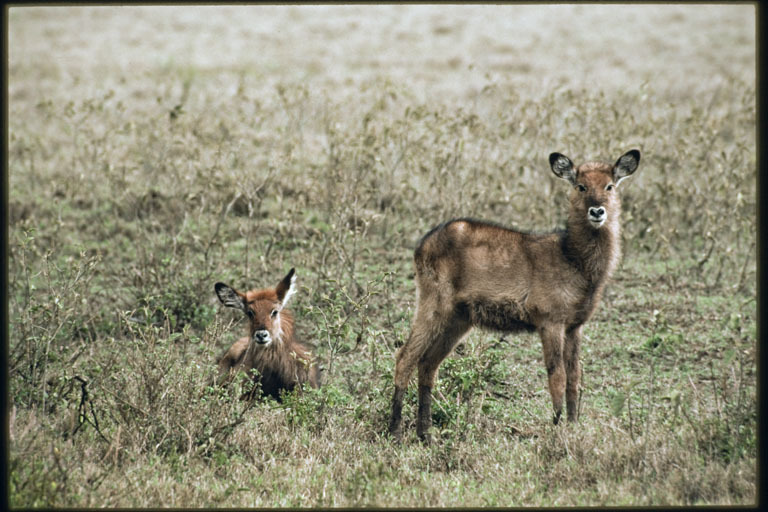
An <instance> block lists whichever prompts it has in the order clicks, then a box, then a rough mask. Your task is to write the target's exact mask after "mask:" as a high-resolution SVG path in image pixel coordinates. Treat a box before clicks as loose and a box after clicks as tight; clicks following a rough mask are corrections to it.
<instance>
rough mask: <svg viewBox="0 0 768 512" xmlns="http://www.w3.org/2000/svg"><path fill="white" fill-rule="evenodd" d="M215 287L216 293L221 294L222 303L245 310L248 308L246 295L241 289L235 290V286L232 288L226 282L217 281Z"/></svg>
mask: <svg viewBox="0 0 768 512" xmlns="http://www.w3.org/2000/svg"><path fill="white" fill-rule="evenodd" d="M214 288H215V289H216V295H218V296H219V300H220V301H221V303H222V304H224V305H225V306H227V307H228V308H235V309H239V310H240V311H243V312H244V311H245V310H246V309H247V306H246V304H245V295H243V294H242V293H240V292H239V291H237V290H235V289H234V288H230V287H229V286H227V285H225V284H224V283H216V284H215V285H214Z"/></svg>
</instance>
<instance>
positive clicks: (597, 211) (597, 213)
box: [589, 206, 605, 218]
mask: <svg viewBox="0 0 768 512" xmlns="http://www.w3.org/2000/svg"><path fill="white" fill-rule="evenodd" d="M589 214H590V215H591V216H592V217H595V218H600V217H602V216H603V215H605V208H603V207H602V206H601V207H599V208H590V209H589Z"/></svg>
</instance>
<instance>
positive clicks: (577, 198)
mask: <svg viewBox="0 0 768 512" xmlns="http://www.w3.org/2000/svg"><path fill="white" fill-rule="evenodd" d="M639 162H640V152H639V151H638V150H636V149H633V150H631V151H627V152H626V153H624V154H623V155H622V156H621V157H619V159H618V160H617V161H616V163H615V164H613V165H611V164H606V163H603V162H587V163H585V164H581V165H580V166H579V167H576V168H574V166H573V162H571V160H570V158H568V157H567V156H565V155H562V154H560V153H552V154H551V155H549V165H550V166H551V167H552V172H553V173H555V176H557V177H558V178H562V179H564V180H566V181H568V182H569V183H570V184H571V185H573V192H572V193H571V197H570V199H571V218H572V219H573V220H575V221H576V222H582V221H583V222H584V223H585V224H586V225H589V226H591V227H592V228H593V229H600V228H601V227H602V226H603V225H604V224H605V223H606V221H611V222H612V221H615V220H617V216H618V214H619V210H620V208H621V202H620V200H619V196H618V194H617V190H616V189H617V187H618V186H619V183H621V181H622V180H623V179H624V178H626V177H628V176H630V175H631V174H632V173H634V172H635V171H636V170H637V165H638V163H639ZM574 215H575V216H576V218H575V219H574V217H573V216H574Z"/></svg>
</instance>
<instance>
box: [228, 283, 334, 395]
mask: <svg viewBox="0 0 768 512" xmlns="http://www.w3.org/2000/svg"><path fill="white" fill-rule="evenodd" d="M215 289H216V295H218V297H219V300H220V301H221V303H222V304H224V305H225V306H227V307H230V308H235V309H238V310H240V311H242V312H243V313H245V314H246V315H248V318H249V319H250V323H249V325H248V336H246V337H244V338H240V339H239V340H238V341H237V342H235V344H234V345H232V347H230V349H229V350H227V352H226V354H224V356H223V357H222V358H221V359H220V360H219V380H225V379H226V377H228V376H231V375H232V374H233V373H234V372H236V371H238V370H243V371H245V372H250V371H251V370H252V369H256V370H257V371H258V374H257V375H255V376H254V379H255V382H258V383H260V384H261V391H262V392H263V393H264V394H265V395H270V396H272V397H274V398H276V399H278V400H280V392H281V391H282V390H286V391H291V390H293V389H294V388H295V387H296V386H297V385H298V386H300V385H301V384H303V383H305V382H309V385H310V386H312V387H314V388H317V387H319V386H320V378H319V373H318V368H317V364H316V362H315V361H314V358H313V357H312V353H311V352H310V351H309V349H308V348H307V347H306V346H304V345H303V344H301V343H300V342H299V341H298V340H297V339H296V337H295V335H294V330H293V315H292V314H291V312H290V311H289V310H287V309H285V305H286V304H287V303H288V300H289V299H290V298H291V296H292V295H293V294H294V292H295V291H296V275H295V274H294V269H291V271H290V272H288V275H286V276H285V277H284V278H283V280H282V281H280V283H278V285H277V286H276V287H275V288H265V289H263V290H251V291H249V292H246V293H242V292H239V291H237V290H235V289H234V288H231V287H229V286H227V285H226V284H224V283H216V285H215ZM254 389H255V388H254ZM246 396H247V395H246ZM246 396H244V397H243V398H245V397H246Z"/></svg>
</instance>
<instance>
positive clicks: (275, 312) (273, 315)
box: [269, 309, 277, 318]
mask: <svg viewBox="0 0 768 512" xmlns="http://www.w3.org/2000/svg"><path fill="white" fill-rule="evenodd" d="M269 316H271V317H272V318H275V317H276V316H277V310H276V309H273V310H272V312H271V313H270V314H269Z"/></svg>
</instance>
